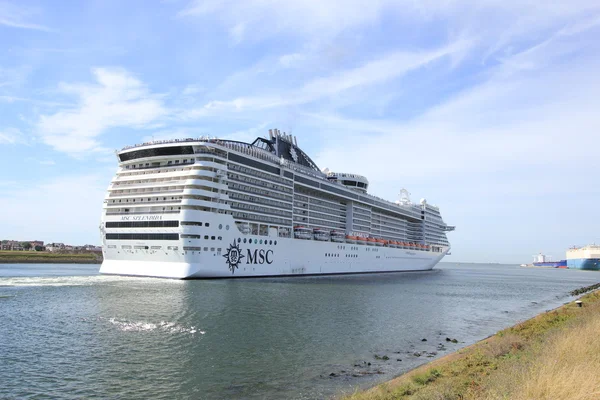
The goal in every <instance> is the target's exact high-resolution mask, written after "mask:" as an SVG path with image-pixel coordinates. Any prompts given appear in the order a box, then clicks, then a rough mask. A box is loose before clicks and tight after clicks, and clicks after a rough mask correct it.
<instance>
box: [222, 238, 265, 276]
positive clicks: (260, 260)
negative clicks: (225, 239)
mask: <svg viewBox="0 0 600 400" xmlns="http://www.w3.org/2000/svg"><path fill="white" fill-rule="evenodd" d="M223 257H225V262H226V263H227V265H228V266H229V270H230V271H231V273H232V274H234V273H235V270H236V269H238V268H239V267H240V264H241V263H242V259H243V258H245V259H246V264H255V265H256V264H265V263H266V264H273V250H265V249H254V250H250V249H247V250H246V255H243V254H242V250H241V249H240V247H239V246H238V244H237V243H236V242H235V240H234V241H233V243H231V244H230V245H229V248H228V249H227V253H225V254H224V255H223Z"/></svg>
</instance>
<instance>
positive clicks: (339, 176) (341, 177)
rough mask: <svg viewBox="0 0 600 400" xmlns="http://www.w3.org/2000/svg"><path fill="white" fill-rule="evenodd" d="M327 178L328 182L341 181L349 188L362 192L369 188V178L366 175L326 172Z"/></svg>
mask: <svg viewBox="0 0 600 400" xmlns="http://www.w3.org/2000/svg"><path fill="white" fill-rule="evenodd" d="M327 180H328V181H330V182H337V183H341V184H342V185H344V186H346V187H348V188H350V189H355V190H357V191H359V192H363V193H366V192H367V189H368V188H369V180H368V179H367V178H366V177H364V176H362V175H357V174H346V173H339V172H328V173H327Z"/></svg>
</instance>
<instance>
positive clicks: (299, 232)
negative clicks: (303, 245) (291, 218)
mask: <svg viewBox="0 0 600 400" xmlns="http://www.w3.org/2000/svg"><path fill="white" fill-rule="evenodd" d="M294 238H296V239H304V240H310V239H312V238H313V232H312V229H310V228H307V227H305V226H301V225H298V226H295V227H294Z"/></svg>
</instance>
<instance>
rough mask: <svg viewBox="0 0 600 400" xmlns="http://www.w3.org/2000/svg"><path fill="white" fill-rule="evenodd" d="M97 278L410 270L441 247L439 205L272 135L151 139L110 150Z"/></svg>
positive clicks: (435, 257)
mask: <svg viewBox="0 0 600 400" xmlns="http://www.w3.org/2000/svg"><path fill="white" fill-rule="evenodd" d="M117 156H118V158H119V168H118V171H117V174H116V176H115V177H114V179H113V180H112V182H111V184H110V186H109V188H108V193H107V196H106V198H105V202H104V209H103V214H102V221H101V227H100V229H101V233H102V242H103V254H104V262H103V264H102V267H101V268H100V272H101V273H108V274H119V275H140V276H156V277H167V278H216V277H240V276H278V275H307V274H342V273H366V272H391V271H415V270H429V269H432V268H433V267H434V266H435V265H436V264H437V263H438V262H439V261H440V260H441V258H442V257H443V256H444V255H445V254H446V253H447V252H448V251H449V249H450V245H449V243H448V240H447V237H446V232H448V231H452V230H454V227H453V226H448V225H446V223H444V221H443V219H442V217H441V215H440V212H439V209H438V208H437V207H435V206H433V205H430V204H429V203H427V201H425V200H421V202H420V203H419V204H415V203H412V202H411V201H410V198H409V196H408V192H407V191H406V190H403V191H402V192H401V196H400V199H399V200H398V201H396V202H390V201H386V200H383V199H381V198H378V197H376V196H373V195H370V194H368V186H369V182H368V180H367V178H366V177H364V176H361V175H356V174H350V173H335V172H331V171H328V170H324V171H321V170H320V169H319V168H318V167H317V165H316V164H315V163H314V162H313V161H312V160H311V158H310V157H309V156H308V155H307V154H306V153H305V152H304V151H302V150H301V149H300V148H299V147H298V144H297V140H296V138H295V137H293V136H292V135H287V134H285V133H282V132H280V131H279V130H277V129H275V130H269V137H268V138H257V139H256V140H255V141H254V142H253V143H244V142H238V141H232V140H222V139H215V138H207V137H203V138H198V139H180V140H168V141H155V142H149V143H143V144H141V145H137V146H132V147H126V148H124V149H122V150H121V151H119V152H118V153H117Z"/></svg>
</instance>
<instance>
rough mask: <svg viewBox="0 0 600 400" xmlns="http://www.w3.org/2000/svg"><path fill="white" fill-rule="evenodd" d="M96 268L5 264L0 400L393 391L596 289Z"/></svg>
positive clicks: (533, 280) (565, 276) (566, 280)
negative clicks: (152, 273) (409, 376)
mask: <svg viewBox="0 0 600 400" xmlns="http://www.w3.org/2000/svg"><path fill="white" fill-rule="evenodd" d="M97 268H98V266H94V265H91V266H90V265H85V266H73V265H68V266H57V265H26V266H23V265H12V266H6V265H4V266H3V265H0V320H1V321H2V324H0V398H15V399H22V398H36V399H42V398H48V399H57V398H64V399H71V398H73V399H75V398H77V399H79V398H127V399H138V398H139V399H146V398H158V399H167V398H168V399H172V398H179V399H203V398H206V399H212V398H256V399H280V398H298V399H300V398H303V399H312V398H323V397H327V396H330V395H332V394H335V393H339V391H340V390H344V391H352V390H353V389H354V388H355V387H357V386H365V385H370V384H373V383H375V382H377V381H381V380H385V379H389V378H391V377H392V376H393V375H395V374H398V373H401V372H403V371H406V370H408V369H410V368H413V367H414V366H416V365H418V364H420V363H423V362H425V361H429V360H430V358H427V355H428V354H429V355H431V354H432V353H437V355H438V356H439V355H443V354H445V353H447V352H449V351H452V350H454V349H456V348H458V347H460V346H464V345H466V344H470V343H473V342H475V341H477V340H479V339H482V338H484V337H486V336H488V335H490V334H492V333H494V332H496V331H497V330H499V329H501V328H503V327H506V326H509V325H512V324H514V323H515V322H517V321H519V320H522V319H525V318H529V317H531V316H533V315H535V314H537V313H539V312H542V311H544V310H547V309H550V308H554V307H556V306H558V305H560V304H562V303H563V302H565V301H568V300H569V299H570V297H569V296H568V292H569V291H570V290H572V289H575V288H578V287H581V286H586V285H589V284H592V283H596V282H598V281H600V279H599V278H598V277H600V275H598V274H597V273H594V272H586V271H571V270H550V269H548V270H532V269H521V268H518V267H514V266H501V265H475V264H470V265H462V266H461V265H456V264H441V265H440V266H439V267H438V268H437V269H436V270H434V271H432V272H426V273H400V274H387V275H361V276H337V277H306V278H294V279H289V278H285V279H252V280H230V281H228V280H219V281H174V280H162V279H152V278H127V277H114V276H99V275H97V274H96V271H97ZM446 337H452V338H454V337H455V338H457V339H458V340H459V341H460V342H461V343H459V344H456V345H454V344H448V343H447V342H446V341H445V338H446ZM422 338H426V339H427V342H422V341H421V339H422ZM439 343H442V344H443V345H444V346H445V350H440V349H439ZM414 353H423V355H422V356H421V357H416V356H415V355H414ZM375 354H378V355H387V356H388V357H390V360H388V361H384V360H376V359H375V358H374V355H375ZM397 359H402V361H396V360H397ZM366 362H370V363H371V366H368V365H367V364H365V363H366ZM355 365H356V366H355ZM342 371H344V372H342ZM332 372H333V373H335V374H336V375H337V376H334V377H330V376H329V375H330V373H332ZM377 372H380V373H381V374H379V373H377Z"/></svg>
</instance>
